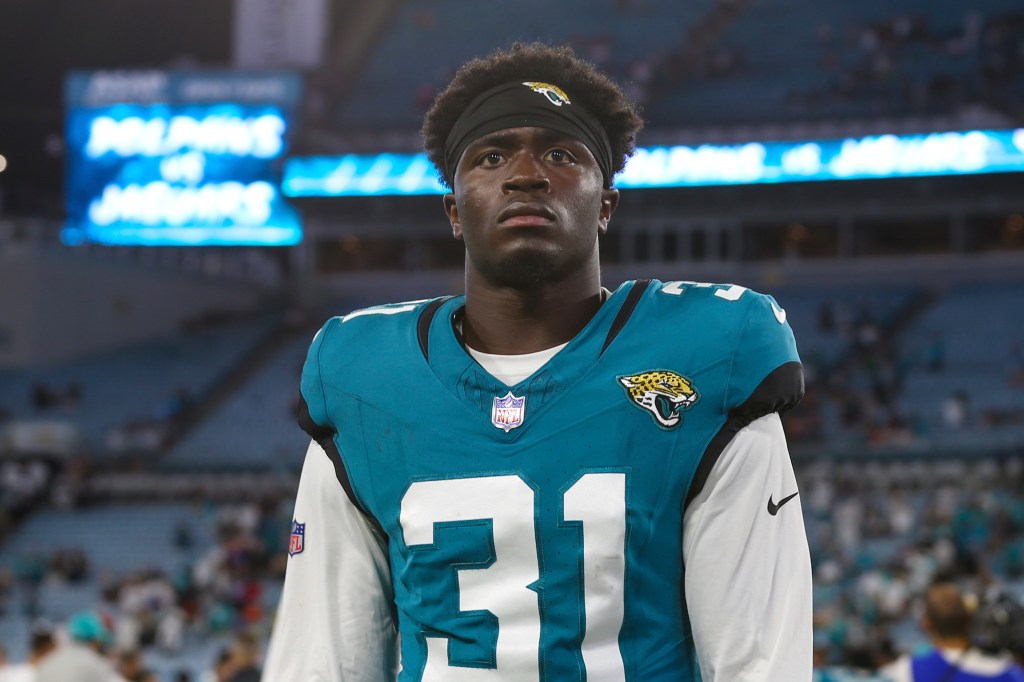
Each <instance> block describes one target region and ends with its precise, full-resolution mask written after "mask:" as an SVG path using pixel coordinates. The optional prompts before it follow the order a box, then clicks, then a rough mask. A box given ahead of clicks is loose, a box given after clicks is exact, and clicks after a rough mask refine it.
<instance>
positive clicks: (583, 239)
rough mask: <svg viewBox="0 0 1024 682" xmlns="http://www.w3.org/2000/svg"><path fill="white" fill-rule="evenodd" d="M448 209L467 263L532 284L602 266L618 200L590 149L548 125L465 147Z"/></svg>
mask: <svg viewBox="0 0 1024 682" xmlns="http://www.w3.org/2000/svg"><path fill="white" fill-rule="evenodd" d="M454 185H455V188H454V189H455V191H454V193H453V194H449V195H447V196H445V199H444V203H445V210H446V212H447V213H448V218H449V220H450V221H451V224H452V231H453V233H454V234H455V237H456V239H462V240H463V241H464V242H465V244H466V267H467V268H468V269H472V270H474V271H475V272H476V273H478V274H479V275H481V276H482V277H483V278H484V280H486V281H487V282H489V283H491V284H493V285H496V286H510V287H515V288H527V287H531V286H536V285H538V284H543V283H545V282H553V281H558V280H560V279H563V278H565V277H567V276H569V275H571V274H573V272H574V271H576V270H579V269H584V268H591V267H592V268H595V269H596V268H597V267H598V246H597V238H598V235H600V234H604V232H605V231H607V229H608V220H609V218H610V217H611V214H612V212H613V211H614V210H615V206H616V204H617V203H618V196H619V195H618V191H617V190H612V189H605V188H604V183H603V177H602V175H601V169H600V168H599V167H598V165H597V161H596V160H595V159H594V157H593V155H592V154H591V153H590V150H588V149H587V148H586V146H585V145H584V144H583V143H582V142H580V141H579V140H577V139H576V138H574V137H571V136H568V135H565V134H563V133H559V132H556V131H552V130H548V129H547V128H534V127H524V128H510V129H507V130H499V131H497V132H494V133H491V134H488V135H484V136H483V137H481V138H480V139H478V140H476V141H475V142H473V143H472V144H471V145H469V147H467V148H466V151H465V152H464V153H463V155H462V158H461V159H460V161H459V165H458V167H457V168H456V171H455V178H454Z"/></svg>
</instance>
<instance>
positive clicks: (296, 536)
mask: <svg viewBox="0 0 1024 682" xmlns="http://www.w3.org/2000/svg"><path fill="white" fill-rule="evenodd" d="M305 548H306V524H304V523H299V522H298V521H292V537H291V539H290V540H289V541H288V556H295V555H296V554H300V553H301V552H302V550H303V549H305Z"/></svg>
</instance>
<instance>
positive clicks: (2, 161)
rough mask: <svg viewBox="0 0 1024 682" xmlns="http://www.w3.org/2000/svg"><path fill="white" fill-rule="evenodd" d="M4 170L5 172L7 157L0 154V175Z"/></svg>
mask: <svg viewBox="0 0 1024 682" xmlns="http://www.w3.org/2000/svg"><path fill="white" fill-rule="evenodd" d="M5 170H7V157H6V156H4V155H3V154H0V173H3V172H4V171H5Z"/></svg>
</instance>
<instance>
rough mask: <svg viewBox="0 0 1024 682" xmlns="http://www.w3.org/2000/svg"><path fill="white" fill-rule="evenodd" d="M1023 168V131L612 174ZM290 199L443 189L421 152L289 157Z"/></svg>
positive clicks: (731, 156)
mask: <svg viewBox="0 0 1024 682" xmlns="http://www.w3.org/2000/svg"><path fill="white" fill-rule="evenodd" d="M1020 171H1024V129H1018V130H971V131H966V132H947V133H932V134H928V135H878V136H870V137H862V138H849V139H845V140H820V141H808V142H749V143H745V144H736V145H712V144H706V145H700V146H698V147H687V146H677V147H645V148H641V149H638V150H637V153H636V154H635V155H634V156H633V157H632V158H631V159H630V160H629V163H628V164H627V165H626V168H625V170H623V172H622V173H620V174H619V175H618V176H616V179H615V186H616V187H619V188H655V187H700V186H708V185H754V184H761V183H782V182H807V181H811V180H863V179H871V178H904V177H913V176H926V175H931V176H936V175H971V174H979V173H1005V172H1020ZM283 188H284V193H285V194H286V195H288V196H291V197H310V196H329V197H330V196H335V197H336V196H375V195H407V194H441V193H443V192H444V191H445V190H444V189H443V188H442V187H441V185H440V183H439V182H438V181H437V175H436V172H435V171H434V168H433V166H432V165H431V164H430V162H429V161H428V160H427V157H426V155H425V154H378V155H371V156H360V155H349V156H342V157H340V158H339V157H303V158H292V159H289V160H288V162H287V164H286V166H285V174H284V183H283Z"/></svg>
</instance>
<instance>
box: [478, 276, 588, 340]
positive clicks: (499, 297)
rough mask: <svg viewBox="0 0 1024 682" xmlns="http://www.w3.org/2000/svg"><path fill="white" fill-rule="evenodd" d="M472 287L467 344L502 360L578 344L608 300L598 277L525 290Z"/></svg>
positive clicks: (586, 277) (543, 285)
mask: <svg viewBox="0 0 1024 682" xmlns="http://www.w3.org/2000/svg"><path fill="white" fill-rule="evenodd" d="M466 284H467V286H466V309H465V313H464V317H463V325H462V333H463V337H464V339H465V341H466V345H468V346H470V347H471V348H473V349H475V350H478V351H482V352H484V353H493V354H497V355H521V354H523V353H534V352H537V351H541V350H546V349H548V348H553V347H554V346H557V345H560V344H563V343H566V342H567V341H570V340H572V338H573V337H574V336H576V334H578V333H579V332H580V330H581V329H583V327H585V326H586V325H587V323H588V322H590V320H591V318H592V317H593V316H594V314H595V313H596V312H597V310H598V309H599V308H600V307H601V304H602V303H603V302H604V298H605V292H604V290H602V288H601V281H600V277H599V276H597V275H596V273H595V275H594V276H585V277H578V278H575V279H574V280H573V281H559V282H552V283H545V284H542V285H539V286H536V287H531V288H530V289H525V290H524V289H512V288H508V287H490V286H481V285H480V284H479V283H477V282H472V281H470V280H469V279H467V283H466Z"/></svg>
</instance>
